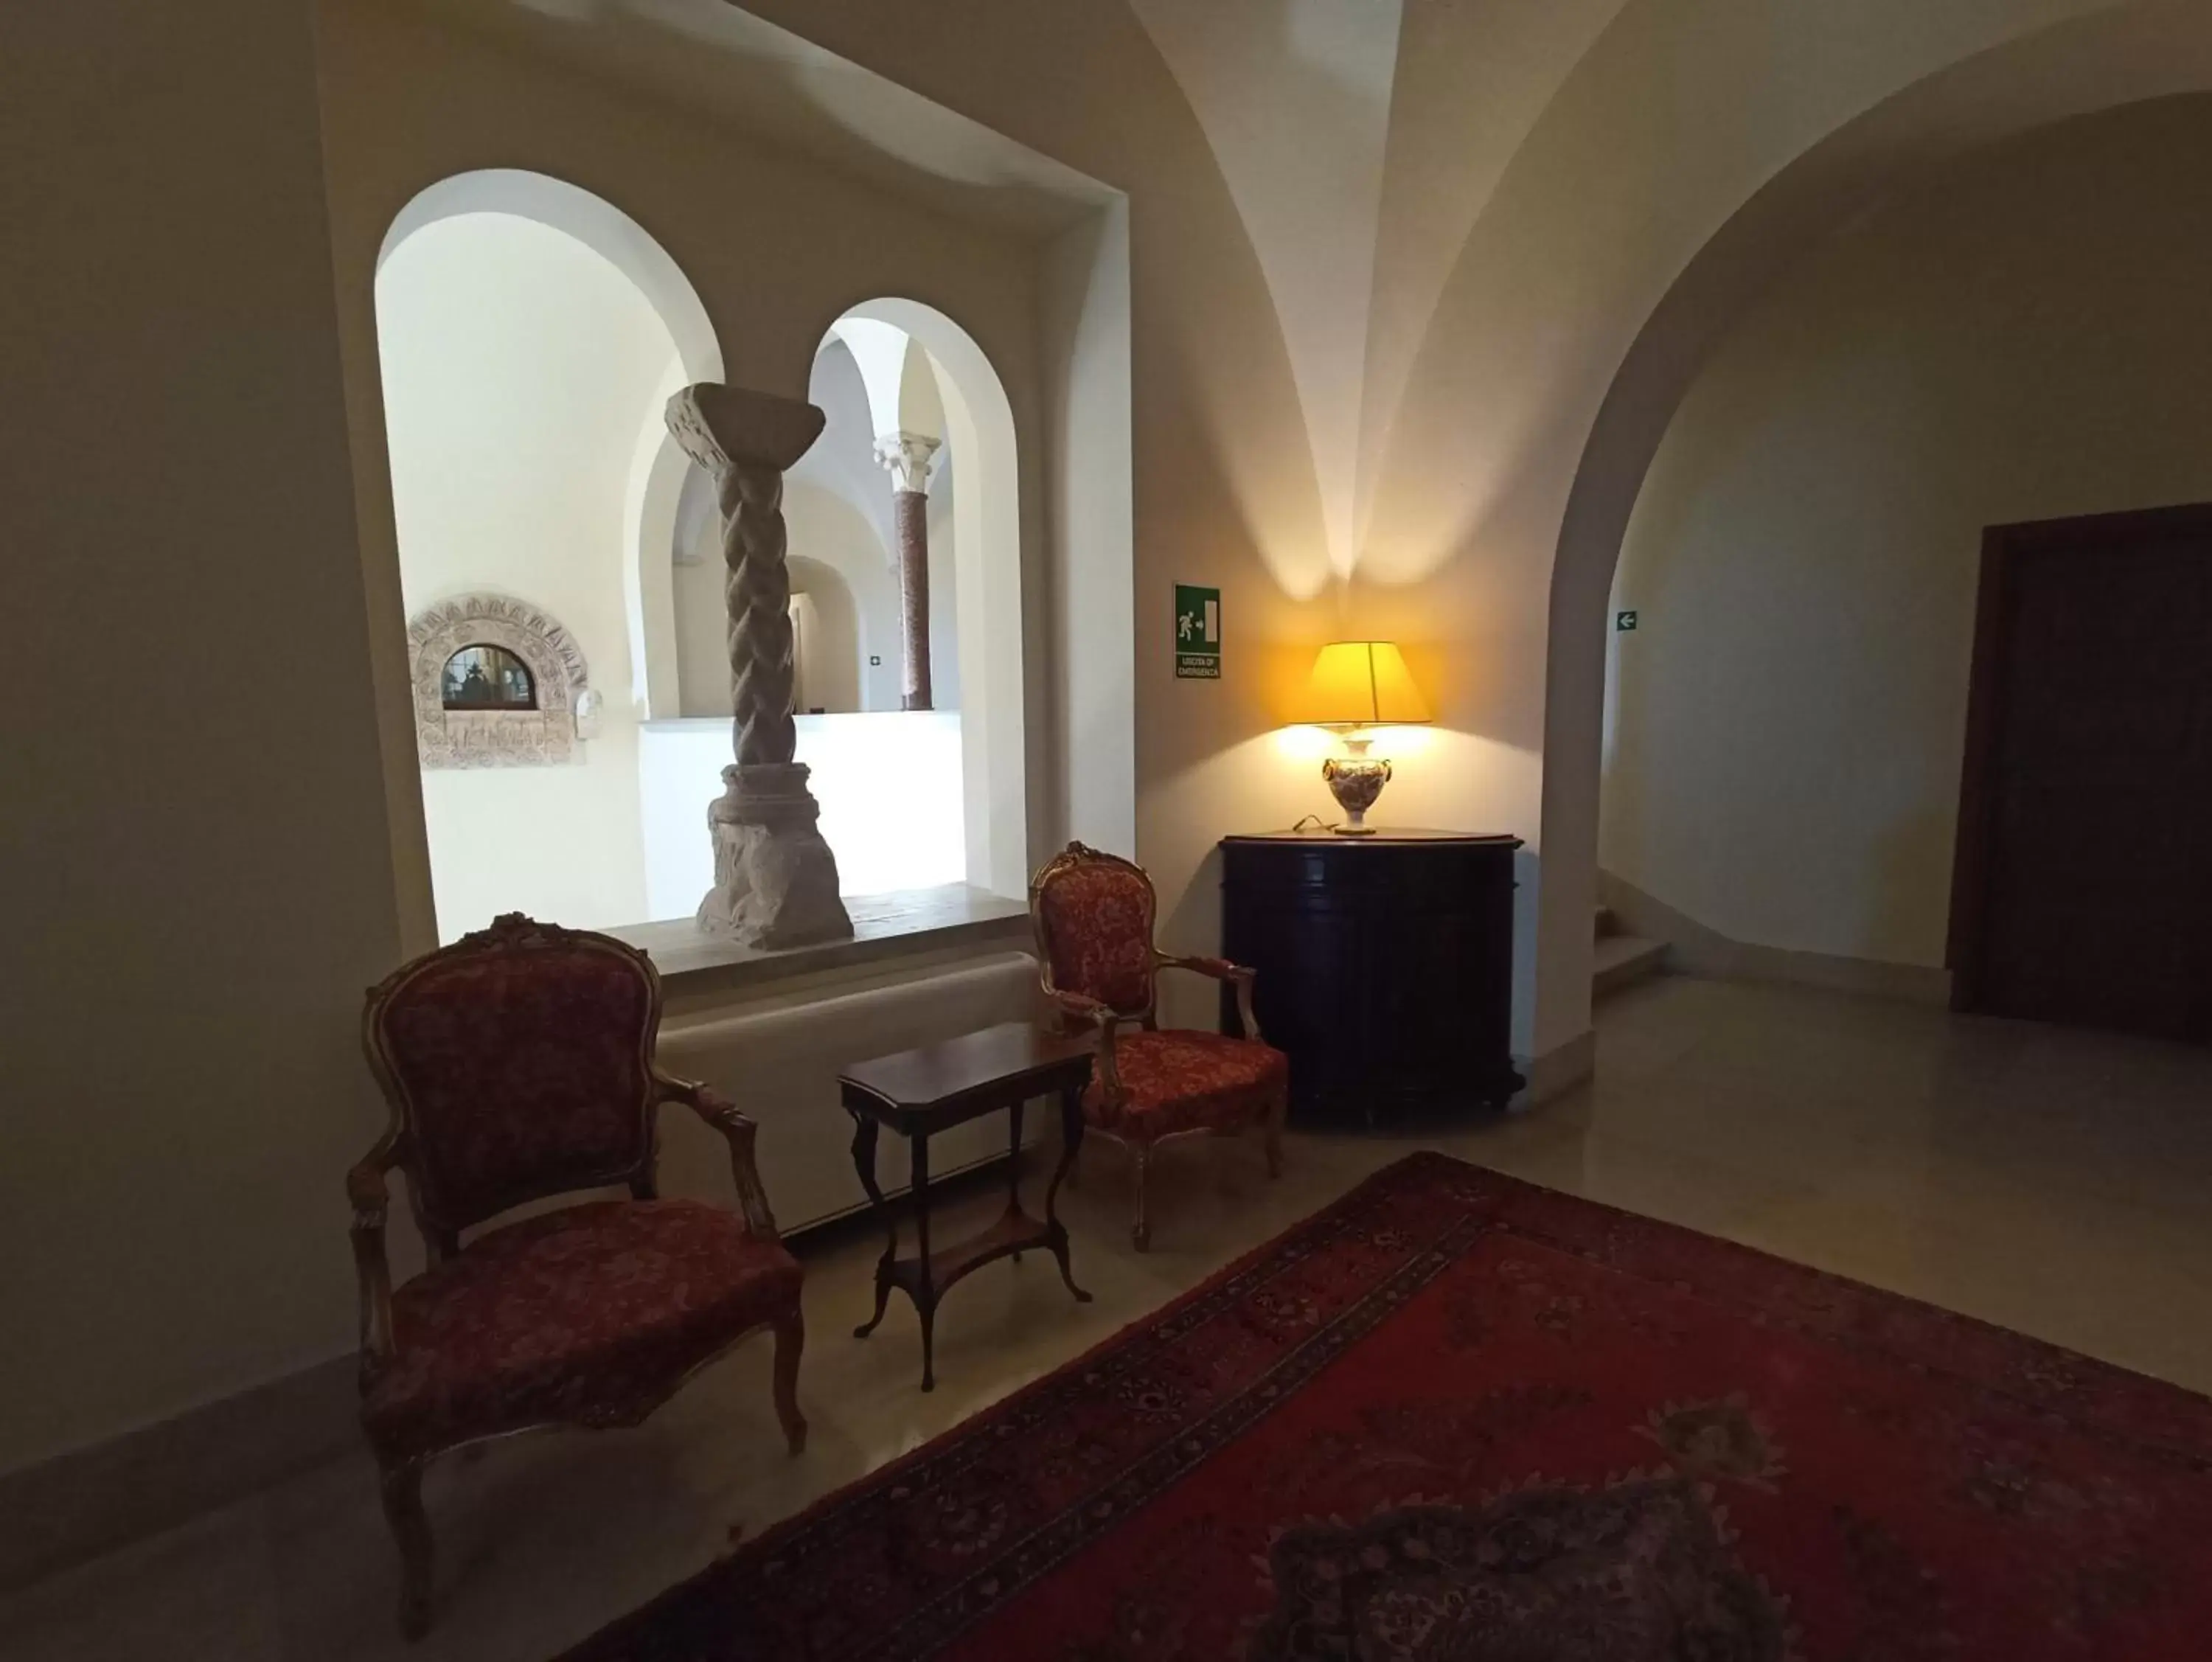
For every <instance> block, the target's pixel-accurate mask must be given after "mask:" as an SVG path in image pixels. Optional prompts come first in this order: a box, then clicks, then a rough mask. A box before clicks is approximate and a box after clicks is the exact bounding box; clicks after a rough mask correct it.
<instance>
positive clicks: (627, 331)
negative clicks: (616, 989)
mask: <svg viewBox="0 0 2212 1662" xmlns="http://www.w3.org/2000/svg"><path fill="white" fill-rule="evenodd" d="M375 302H376V315H377V332H378V356H379V362H380V379H381V382H382V389H383V403H384V411H385V428H386V460H387V464H388V466H389V467H390V470H391V479H392V502H393V514H394V521H395V528H396V530H397V533H398V539H397V552H398V567H399V576H400V589H401V594H402V599H403V601H404V605H405V606H406V609H407V611H408V613H409V614H410V616H413V615H415V614H416V613H418V612H422V609H423V608H424V607H426V606H433V605H435V604H436V603H438V602H440V601H442V600H447V599H449V598H451V597H452V596H453V595H454V594H460V593H469V592H485V593H490V594H503V595H508V596H512V597H513V598H514V599H515V600H518V601H520V602H526V603H527V604H529V605H530V606H535V607H539V608H542V609H543V610H544V611H545V612H547V613H549V614H550V615H552V616H555V617H557V618H559V619H560V622H561V624H562V627H564V628H565V629H567V630H569V631H570V632H571V633H572V634H573V635H574V637H575V638H576V639H577V640H578V641H579V642H580V644H581V646H582V648H583V652H584V655H585V656H586V658H587V659H588V660H589V661H590V662H591V663H592V665H593V666H594V667H595V668H596V669H597V671H598V673H599V685H600V686H601V687H603V688H604V689H605V692H604V694H601V693H599V692H597V691H595V692H594V695H593V701H594V710H595V713H597V711H598V709H599V706H600V704H602V703H603V704H604V717H603V719H600V720H598V721H597V722H596V724H595V725H593V726H592V727H591V728H589V730H588V732H586V731H585V730H584V729H583V728H579V731H578V733H577V734H576V735H575V741H574V742H573V743H572V744H570V745H568V746H548V747H544V748H543V750H542V752H541V754H542V757H543V758H558V759H559V760H560V761H561V762H562V765H558V766H530V767H512V768H507V769H502V770H498V772H497V773H496V774H494V773H492V772H488V771H480V770H468V769H463V770H438V771H436V772H435V776H434V775H433V774H432V773H428V772H426V773H425V774H424V776H423V780H422V803H423V821H424V826H425V833H426V837H427V841H428V849H429V854H430V876H431V882H432V888H433V892H434V894H435V904H436V909H437V913H438V925H439V934H441V937H444V938H447V939H450V938H452V937H453V936H454V935H455V934H459V933H461V932H462V931H464V930H465V929H468V928H476V927H479V926H481V925H482V924H483V922H485V921H487V920H488V918H489V916H490V915H491V914H492V913H494V912H495V911H498V910H512V909H517V908H520V909H522V910H533V911H536V912H538V914H539V915H541V916H559V917H560V918H562V921H564V922H571V923H582V924H591V925H609V924H619V923H629V922H639V921H641V920H642V919H643V918H644V917H645V916H647V898H646V886H645V879H644V874H643V851H642V846H641V812H640V807H639V800H638V793H639V785H638V773H639V769H638V761H637V745H638V738H639V728H640V724H641V721H643V720H644V719H645V718H647V716H648V715H650V714H651V713H652V710H653V702H654V697H655V693H656V691H659V692H660V693H661V695H662V696H663V697H665V698H667V699H669V700H671V701H672V698H673V696H674V692H673V685H672V681H671V683H670V684H669V685H666V686H665V687H662V688H659V689H656V687H655V685H654V684H653V683H654V676H653V671H654V669H655V667H657V666H658V667H668V668H671V669H672V665H673V656H672V653H670V652H667V651H665V650H657V649H656V643H655V642H654V640H653V632H654V630H655V629H656V628H665V626H666V624H667V622H668V615H667V610H666V606H665V590H666V587H667V585H668V581H669V558H668V550H669V548H670V547H671V539H672V537H673V534H674V529H675V523H676V508H677V504H678V499H679V496H680V492H681V489H682V485H683V482H684V459H683V456H682V453H681V452H680V451H678V449H677V448H676V447H675V445H674V442H673V441H672V440H671V438H670V437H669V435H668V434H667V432H666V429H665V423H664V422H663V421H662V418H661V413H660V412H661V406H662V405H663V404H664V403H665V400H666V399H667V397H668V395H669V394H670V393H672V392H673V391H674V390H675V389H676V388H677V387H680V386H682V385H684V383H685V382H686V381H687V380H694V379H701V378H715V377H719V375H720V373H721V352H720V345H719V344H718V342H717V341H716V339H715V338H714V330H713V328H712V326H711V325H710V324H709V323H708V319H707V314H706V311H705V308H704V307H703V306H702V304H701V302H700V301H699V298H698V295H696V292H695V291H694V290H693V289H692V288H691V285H690V283H689V282H688V281H687V280H686V279H685V278H684V274H683V273H682V271H680V270H679V269H678V267H677V266H676V265H675V263H674V261H673V260H672V259H670V258H669V256H668V255H667V253H665V250H663V249H662V248H661V247H659V244H658V243H657V242H655V241H654V240H653V238H652V237H651V236H649V235H648V234H647V233H646V232H645V231H644V230H643V228H641V227H640V226H639V225H637V224H636V222H635V221H633V220H631V219H630V218H629V216H627V215H625V214H623V212H622V211H621V210H619V209H617V208H616V207H614V206H613V205H612V204H609V203H607V202H605V200H603V199H602V198H599V197H597V196H594V195H592V193H591V192H586V191H583V190H580V189H579V188H578V187H576V186H571V185H568V184H566V183H564V182H563V181H561V180H556V179H552V178H550V177H548V176H546V175H544V174H532V173H524V172H520V171H516V170H512V169H495V170H487V171H483V172H473V173H468V174H459V175H456V176H454V177H453V178H450V179H447V180H442V181H441V182H440V183H438V184H436V185H434V186H430V187H429V188H428V189H427V190H425V191H423V192H421V193H420V194H418V195H417V196H416V198H414V199H413V200H411V201H410V203H409V204H407V206H406V207H405V208H404V209H403V210H401V211H400V212H399V214H398V216H396V217H395V218H394V220H393V221H392V225H391V227H390V228H389V229H388V230H387V232H386V235H385V238H384V240H383V244H382V247H381V248H380V252H379V254H378V259H377V264H376V280H375ZM656 584H657V586H658V587H659V591H660V594H659V596H658V597H656V595H655V594H653V589H654V587H655V586H656ZM656 598H658V599H659V602H660V604H659V605H658V606H656V605H655V604H654V602H655V600H656ZM585 740H588V741H589V742H584V741H585Z"/></svg>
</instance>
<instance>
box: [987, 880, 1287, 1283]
mask: <svg viewBox="0 0 2212 1662" xmlns="http://www.w3.org/2000/svg"><path fill="white" fill-rule="evenodd" d="M1158 909H1159V903H1158V898H1157V897H1156V896H1155V895H1154V893H1153V892H1152V879H1151V878H1149V877H1147V876H1146V875H1145V871H1144V868H1142V867H1141V866H1138V865H1135V864H1133V862H1131V861H1127V860H1123V859H1121V857H1120V856H1119V855H1110V854H1101V853H1100V852H1099V851H1098V850H1097V849H1091V848H1086V847H1085V846H1084V845H1083V844H1082V843H1069V844H1068V845H1067V848H1066V850H1065V851H1064V852H1062V853H1060V854H1059V855H1055V856H1054V858H1053V859H1052V861H1050V862H1049V863H1048V864H1047V865H1046V866H1045V868H1043V869H1042V871H1040V872H1038V873H1037V874H1036V877H1035V878H1034V879H1032V880H1030V922H1032V923H1033V924H1034V925H1035V927H1036V941H1037V957H1038V960H1039V963H1040V965H1042V973H1043V977H1044V990H1045V995H1046V996H1047V997H1048V998H1049V999H1051V1000H1052V1001H1053V1003H1054V1006H1055V1007H1056V1008H1057V1009H1058V1010H1059V1012H1060V1015H1061V1017H1062V1019H1063V1020H1066V1021H1068V1022H1072V1023H1075V1024H1078V1025H1080V1026H1088V1027H1090V1028H1091V1030H1092V1031H1093V1032H1095V1033H1096V1034H1097V1047H1098V1050H1097V1065H1096V1067H1095V1068H1094V1069H1093V1072H1092V1075H1091V1087H1090V1089H1089V1090H1088V1091H1087V1092H1086V1093H1085V1095H1084V1099H1083V1118H1084V1123H1085V1124H1086V1125H1088V1126H1090V1127H1091V1128H1092V1129H1096V1130H1098V1131H1100V1132H1103V1134H1104V1135H1107V1136H1109V1137H1111V1138H1113V1139H1114V1140H1115V1141H1117V1142H1122V1143H1126V1144H1127V1145H1128V1148H1129V1150H1130V1152H1131V1154H1133V1156H1134V1158H1135V1160H1136V1167H1137V1218H1136V1222H1135V1223H1134V1225H1133V1226H1132V1227H1131V1229H1130V1237H1131V1239H1133V1241H1134V1242H1135V1243H1136V1247H1137V1250H1138V1251H1139V1252H1141V1251H1145V1250H1146V1247H1148V1246H1149V1245H1151V1244H1152V1222H1151V1219H1150V1216H1149V1215H1148V1214H1147V1213H1146V1206H1145V1177H1146V1172H1147V1170H1148V1169H1149V1168H1150V1166H1151V1163H1152V1150H1153V1148H1155V1147H1156V1146H1158V1144H1160V1143H1163V1142H1165V1141H1168V1140H1169V1139H1170V1138H1171V1137H1181V1136H1191V1135H1196V1134H1198V1133H1200V1132H1212V1133H1214V1134H1215V1135H1225V1134H1227V1133H1231V1132H1236V1131H1241V1130H1244V1129H1248V1128H1250V1127H1255V1126H1256V1127H1257V1128H1259V1129H1260V1131H1261V1134H1262V1135H1263V1136H1264V1137H1265V1138H1266V1143H1267V1172H1268V1175H1269V1176H1270V1177H1276V1176H1279V1175H1281V1172H1282V1169H1283V1154H1282V1131H1283V1114H1284V1111H1285V1109H1286V1108H1287V1106H1288V1105H1289V1101H1290V1083H1291V1069H1290V1062H1289V1060H1288V1059H1287V1058H1286V1057H1285V1056H1284V1055H1283V1053H1282V1052H1281V1051H1280V1050H1276V1049H1275V1048H1274V1047H1273V1046H1272V1045H1270V1044H1266V1043H1265V1042H1264V1041H1262V1040H1261V1037H1260V1026H1259V1023H1258V1022H1257V1021H1256V1020H1254V1018H1253V1014H1252V978H1253V971H1250V970H1248V969H1245V968H1243V967H1242V966H1240V965H1235V964H1231V963H1229V962H1228V961H1226V960H1225V959H1218V958H1170V956H1168V955H1167V954H1166V953H1163V952H1160V951H1158V950H1157V949H1156V948H1155V947H1153V945H1152V920H1153V917H1154V916H1155V915H1156V914H1157V912H1158ZM1162 970H1189V971H1194V972H1195V973H1197V974H1199V975H1203V976H1211V977H1212V978H1213V979H1214V980H1216V981H1223V982H1227V983H1231V985H1233V986H1234V987H1235V988H1236V989H1237V1014H1238V1016H1239V1017H1240V1018H1241V1020H1242V1022H1243V1029H1244V1036H1243V1038H1230V1037H1229V1036H1227V1035H1226V1034H1222V1033H1207V1032H1186V1031H1178V1030H1171V1031H1170V1032H1160V1031H1159V1024H1158V1016H1157V1014H1156V1007H1157V1002H1158V1000H1157V990H1158V979H1159V972H1160V971H1162ZM1132 1026H1133V1029H1134V1031H1130V1029H1131V1027H1132Z"/></svg>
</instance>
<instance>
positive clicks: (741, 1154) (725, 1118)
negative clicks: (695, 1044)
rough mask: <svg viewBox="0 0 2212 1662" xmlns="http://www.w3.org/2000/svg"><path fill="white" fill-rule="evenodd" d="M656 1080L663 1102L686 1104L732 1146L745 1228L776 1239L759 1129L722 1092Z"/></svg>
mask: <svg viewBox="0 0 2212 1662" xmlns="http://www.w3.org/2000/svg"><path fill="white" fill-rule="evenodd" d="M653 1082H654V1083H655V1084H656V1085H658V1086H659V1088H660V1100H661V1101H663V1102H680V1103H683V1104H684V1105H685V1106H687V1107H689V1108H690V1110H691V1111H692V1112H694V1113H696V1114H697V1115H698V1116H699V1117H700V1118H701V1119H703V1120H705V1121H706V1122H707V1123H708V1124H709V1125H711V1126H713V1127H714V1129H716V1130H717V1131H719V1132H720V1133H721V1134H722V1140H723V1141H725V1142H727V1143H728V1144H729V1145H730V1180H731V1181H732V1183H733V1184H736V1185H737V1190H738V1210H739V1211H740V1212H741V1213H743V1214H744V1220H745V1227H747V1228H748V1229H750V1230H751V1231H752V1232H753V1233H754V1234H756V1235H758V1236H760V1237H761V1238H762V1239H765V1240H775V1239H776V1238H777V1237H776V1233H775V1214H774V1213H773V1212H771V1211H769V1206H768V1190H767V1189H766V1188H765V1187H764V1186H763V1184H762V1183H761V1176H760V1166H759V1164H758V1163H757V1160H755V1159H754V1155H753V1141H754V1139H755V1138H756V1137H757V1135H759V1128H758V1127H757V1126H756V1125H755V1124H754V1123H753V1122H752V1121H751V1120H750V1119H749V1118H747V1117H745V1116H744V1115H743V1114H741V1113H739V1112H738V1108H737V1105H736V1104H735V1103H733V1102H732V1101H731V1100H730V1099H728V1098H727V1097H726V1096H723V1095H722V1094H720V1093H719V1092H716V1091H714V1090H711V1089H709V1088H708V1087H706V1086H704V1085H701V1084H699V1083H697V1082H696V1081H692V1080H685V1079H673V1078H671V1077H670V1076H669V1075H666V1074H663V1073H659V1072H658V1071H656V1072H655V1073H654V1075H653Z"/></svg>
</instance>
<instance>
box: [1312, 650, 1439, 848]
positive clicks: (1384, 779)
mask: <svg viewBox="0 0 2212 1662" xmlns="http://www.w3.org/2000/svg"><path fill="white" fill-rule="evenodd" d="M1297 719H1298V720H1299V721H1302V722H1304V723H1307V724H1309V725H1310V726H1313V727H1318V728H1330V729H1331V730H1332V731H1334V732H1336V733H1338V734H1342V735H1343V738H1344V747H1345V749H1346V750H1347V751H1349V752H1351V755H1350V756H1348V757H1345V758H1338V757H1334V756H1332V757H1330V758H1328V760H1327V761H1325V762H1323V763H1322V764H1321V776H1322V778H1324V779H1326V780H1328V788H1329V790H1330V792H1331V794H1334V796H1335V798H1336V801H1337V806H1338V807H1341V808H1342V809H1343V810H1344V812H1345V813H1346V816H1347V818H1346V821H1345V823H1344V824H1343V825H1339V826H1337V827H1336V828H1335V829H1336V833H1337V835H1338V836H1340V837H1371V836H1373V835H1374V831H1375V828H1374V827H1373V826H1372V825H1369V824H1368V823H1367V810H1368V809H1370V808H1371V807H1374V806H1375V799H1376V797H1378V796H1380V795H1381V794H1383V786H1385V785H1387V784H1389V782H1390V764H1389V762H1388V761H1387V760H1386V759H1384V758H1382V757H1379V756H1370V755H1369V754H1368V753H1367V747H1368V746H1369V745H1370V744H1372V743H1373V742H1374V740H1372V738H1370V736H1369V735H1368V734H1365V733H1364V732H1363V731H1362V729H1364V728H1376V727H1410V726H1413V725H1414V724H1416V723H1419V722H1424V721H1429V720H1431V716H1430V715H1429V706H1428V701H1427V700H1426V699H1425V698H1423V697H1421V692H1420V689H1419V687H1417V686H1415V685H1413V676H1412V675H1410V674H1408V673H1407V670H1406V661H1405V659H1404V658H1403V657H1402V656H1401V655H1400V654H1399V651H1398V647H1397V643H1396V642H1394V641H1331V642H1329V643H1328V645H1327V646H1325V647H1323V648H1322V649H1321V655H1320V656H1319V657H1317V658H1316V659H1315V660H1314V667H1313V673H1312V675H1311V676H1310V677H1309V678H1308V679H1307V682H1306V691H1305V697H1304V700H1303V701H1302V703H1300V706H1299V709H1298V711H1297Z"/></svg>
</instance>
